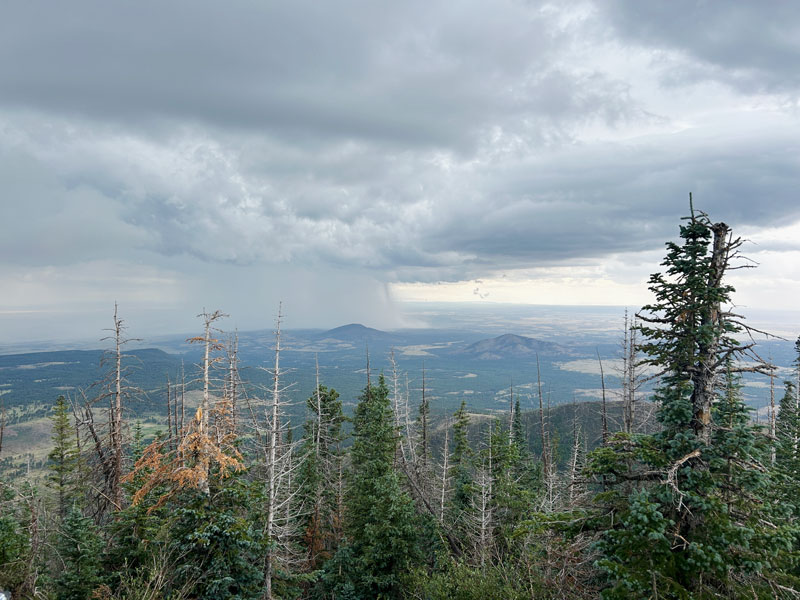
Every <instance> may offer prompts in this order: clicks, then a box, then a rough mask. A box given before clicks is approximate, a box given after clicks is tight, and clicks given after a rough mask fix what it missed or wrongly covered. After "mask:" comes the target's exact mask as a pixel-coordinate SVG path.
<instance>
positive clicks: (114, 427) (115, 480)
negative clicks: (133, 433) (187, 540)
mask: <svg viewBox="0 0 800 600" xmlns="http://www.w3.org/2000/svg"><path fill="white" fill-rule="evenodd" d="M123 329H124V326H123V323H122V319H120V318H119V317H118V315H117V303H116V302H115V303H114V390H113V395H112V411H111V420H110V421H111V422H110V423H109V426H110V427H109V428H110V434H111V453H112V456H113V460H114V469H113V474H112V479H111V496H112V498H113V499H114V504H115V505H116V506H117V510H119V509H120V508H121V507H122V485H121V483H120V481H121V479H122V344H123V343H124V342H123V340H122V332H123Z"/></svg>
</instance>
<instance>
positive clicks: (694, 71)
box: [597, 0, 800, 97]
mask: <svg viewBox="0 0 800 600" xmlns="http://www.w3.org/2000/svg"><path fill="white" fill-rule="evenodd" d="M597 9H598V11H599V12H600V14H602V15H603V16H604V17H605V18H607V19H608V21H609V22H610V23H611V24H612V25H613V27H614V34H615V35H617V36H619V37H620V38H622V39H624V40H631V41H634V42H636V43H638V44H641V45H642V46H644V47H646V48H650V49H652V50H653V51H655V52H659V51H662V52H663V51H672V52H677V53H679V54H680V55H682V56H678V57H664V56H661V57H659V58H660V59H662V60H663V62H662V65H663V66H664V67H665V73H664V74H665V76H667V77H668V78H669V79H671V80H672V81H673V83H677V82H679V81H685V80H695V81H696V80H699V79H702V78H708V77H713V78H718V79H720V80H722V81H725V82H726V83H729V84H732V85H734V86H736V87H737V88H738V89H740V90H741V91H744V92H746V93H761V92H782V93H789V94H791V95H792V96H794V97H796V96H797V92H798V91H800V71H798V69H797V64H798V61H800V4H798V3H796V2H770V3H767V4H764V3H759V2H747V1H746V0H734V1H733V2H725V3H718V2H703V1H697V0H677V1H674V2H628V1H625V0H611V1H609V2H605V1H604V2H598V3H597ZM655 62H656V63H658V62H659V60H658V59H657V60H656V61H655Z"/></svg>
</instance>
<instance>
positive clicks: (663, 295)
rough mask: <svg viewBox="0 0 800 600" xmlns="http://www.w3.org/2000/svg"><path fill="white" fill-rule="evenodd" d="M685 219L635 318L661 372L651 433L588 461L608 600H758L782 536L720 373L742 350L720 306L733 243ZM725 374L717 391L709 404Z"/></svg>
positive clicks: (758, 449) (758, 462)
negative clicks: (650, 599) (721, 599)
mask: <svg viewBox="0 0 800 600" xmlns="http://www.w3.org/2000/svg"><path fill="white" fill-rule="evenodd" d="M687 221H688V222H687V223H686V224H685V225H683V226H681V228H680V235H681V238H682V239H683V242H682V244H676V243H671V242H670V243H668V244H667V246H668V253H667V257H666V259H665V260H664V262H663V263H662V265H663V266H665V267H666V272H665V273H664V274H661V273H657V274H655V275H653V276H652V277H651V279H650V289H651V291H652V292H653V293H654V295H655V297H656V301H655V303H653V304H651V305H648V306H646V307H644V309H643V310H644V311H645V314H644V315H641V316H640V319H641V322H642V325H641V326H640V327H639V330H640V331H641V332H642V334H643V336H644V338H645V341H644V343H643V345H642V351H643V352H644V354H645V356H646V357H647V359H646V360H647V362H648V363H649V364H650V365H653V366H654V367H656V368H658V369H659V370H660V372H661V374H662V378H661V384H660V387H659V388H658V390H657V392H656V400H657V402H658V404H659V412H658V419H659V422H660V424H661V426H662V431H661V432H660V433H658V434H656V435H653V436H633V438H632V439H631V438H630V437H629V436H627V435H624V434H623V435H620V436H617V437H615V438H612V440H611V442H610V444H609V445H608V446H607V447H604V448H601V449H599V450H596V451H595V452H594V453H593V454H592V457H591V460H590V465H589V469H590V472H593V473H595V474H597V475H601V476H602V478H603V481H604V485H605V486H606V487H607V489H608V491H607V492H604V493H603V494H601V495H600V496H599V497H598V500H599V501H600V502H601V505H602V509H603V511H604V514H605V515H610V516H611V519H610V520H609V521H608V523H607V529H606V530H605V532H604V533H603V536H602V538H601V540H600V542H599V544H598V546H597V549H599V551H600V553H601V558H600V560H599V561H598V562H597V564H598V566H599V567H600V569H601V571H603V572H604V573H605V574H606V576H607V577H608V584H609V587H608V588H607V589H606V590H605V591H604V597H607V598H629V597H632V596H633V597H640V596H648V595H654V594H655V595H658V597H662V598H703V597H712V596H713V597H716V596H717V595H723V596H735V595H738V594H743V593H744V590H748V593H750V594H751V595H753V593H755V591H756V590H759V589H761V590H762V593H764V594H765V597H766V595H768V594H769V593H770V592H769V590H770V589H771V588H769V587H768V584H767V583H766V579H767V578H772V579H779V578H780V577H781V573H780V572H779V571H778V570H776V569H775V568H774V567H775V565H776V562H777V560H776V559H777V555H778V554H779V553H780V552H781V551H785V550H786V549H787V545H788V544H789V543H790V540H791V536H790V531H789V530H788V529H787V527H786V526H785V525H784V524H783V523H782V522H781V521H780V520H777V519H775V518H774V517H773V510H772V509H773V505H772V504H771V503H770V502H769V489H768V483H769V482H768V479H767V478H766V473H765V471H766V469H765V468H764V467H763V465H762V459H763V453H762V444H761V441H762V440H763V439H764V438H763V436H761V435H760V433H759V432H758V430H757V428H756V427H755V426H754V425H753V423H752V422H751V421H750V419H749V416H748V414H747V410H746V408H745V407H744V404H743V403H742V402H741V398H740V396H739V393H738V387H737V385H736V384H735V383H734V380H733V379H731V378H730V377H731V375H730V373H731V372H732V368H731V367H730V364H731V361H732V360H733V359H735V358H736V357H742V356H746V354H747V350H748V346H739V345H738V343H737V341H736V340H735V339H734V337H733V334H734V333H736V332H737V331H739V330H740V329H741V324H740V323H739V322H737V320H736V317H735V316H734V315H732V314H731V313H730V312H728V311H726V310H725V308H724V306H725V305H726V304H728V303H729V298H730V294H731V292H732V291H733V288H732V287H731V286H730V285H728V284H726V283H725V282H724V280H723V276H724V274H725V271H726V270H727V268H728V266H729V264H728V263H729V260H730V258H731V257H733V256H734V255H735V252H736V249H737V248H738V246H739V245H740V243H741V242H740V240H738V239H737V240H733V241H731V240H730V238H729V229H728V227H727V225H725V224H724V223H716V224H712V223H711V222H710V221H709V220H708V218H707V217H706V215H704V214H699V215H695V214H694V213H693V214H692V216H691V217H689V218H688V219H687ZM764 368H766V365H763V364H762V363H760V362H758V361H756V362H755V363H751V366H750V367H749V369H750V370H763V369H764ZM726 369H727V371H728V372H729V380H728V385H727V386H726V388H725V389H724V390H723V392H722V395H721V399H720V401H719V406H718V407H717V408H716V409H712V406H713V404H714V401H715V399H719V398H720V391H719V389H717V387H716V385H715V384H716V381H717V380H718V379H719V378H720V375H721V374H723V372H724V370H726ZM631 482H633V484H634V485H633V489H632V491H628V490H630V489H631V487H630V486H631Z"/></svg>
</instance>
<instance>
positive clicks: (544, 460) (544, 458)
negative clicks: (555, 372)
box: [536, 353, 550, 481]
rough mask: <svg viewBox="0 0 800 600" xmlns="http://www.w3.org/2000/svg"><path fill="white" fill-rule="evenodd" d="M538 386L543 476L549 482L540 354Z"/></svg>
mask: <svg viewBox="0 0 800 600" xmlns="http://www.w3.org/2000/svg"><path fill="white" fill-rule="evenodd" d="M536 385H537V388H538V390H539V427H540V429H541V434H542V475H543V476H544V478H545V481H547V479H548V477H549V476H550V464H549V463H550V452H549V451H548V447H549V444H548V441H547V432H546V431H545V426H544V398H543V397H542V372H541V368H540V366H539V354H538V353H537V354H536Z"/></svg>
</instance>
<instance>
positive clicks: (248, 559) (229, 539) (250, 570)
mask: <svg viewBox="0 0 800 600" xmlns="http://www.w3.org/2000/svg"><path fill="white" fill-rule="evenodd" d="M210 484H211V487H210V492H211V495H210V496H209V495H206V494H204V493H203V492H201V491H197V490H186V491H185V492H184V493H182V494H181V495H180V496H179V497H176V498H174V499H173V501H172V503H171V507H170V508H171V512H172V513H173V514H174V519H173V520H172V521H171V522H170V528H169V532H170V537H171V540H172V547H173V550H174V554H175V555H176V556H180V557H181V558H180V564H179V565H178V566H177V568H176V573H175V578H174V581H173V582H172V584H171V590H172V591H178V590H187V589H188V590H191V593H192V597H196V598H198V599H208V600H245V599H250V598H253V599H255V598H260V597H261V591H262V585H261V584H262V582H263V573H262V570H261V567H260V558H261V557H262V555H263V550H264V544H263V543H262V540H261V536H260V534H259V531H258V527H257V526H258V519H257V517H256V515H254V514H253V513H252V512H250V510H249V508H250V507H252V506H256V505H257V503H256V501H255V498H254V494H255V492H254V487H253V486H252V485H250V484H248V483H246V482H245V481H243V479H242V478H241V477H231V478H225V479H218V478H215V477H214V476H213V474H212V477H211V480H210Z"/></svg>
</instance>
